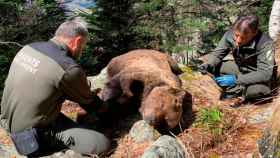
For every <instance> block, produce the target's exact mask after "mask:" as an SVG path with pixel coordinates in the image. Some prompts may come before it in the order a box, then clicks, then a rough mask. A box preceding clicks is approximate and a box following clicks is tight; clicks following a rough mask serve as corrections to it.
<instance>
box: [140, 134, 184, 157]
mask: <svg viewBox="0 0 280 158" xmlns="http://www.w3.org/2000/svg"><path fill="white" fill-rule="evenodd" d="M141 158H185V152H184V147H183V146H182V145H181V144H180V143H179V142H178V141H177V140H176V139H175V138H173V137H171V136H167V135H163V136H161V137H160V138H159V139H158V140H157V141H155V142H154V143H153V144H152V145H151V146H150V147H148V148H147V149H146V150H145V152H144V154H143V155H142V156H141Z"/></svg>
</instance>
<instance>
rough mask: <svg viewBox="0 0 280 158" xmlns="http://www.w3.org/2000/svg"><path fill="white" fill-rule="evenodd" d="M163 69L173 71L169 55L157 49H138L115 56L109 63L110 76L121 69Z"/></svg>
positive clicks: (156, 70)
mask: <svg viewBox="0 0 280 158" xmlns="http://www.w3.org/2000/svg"><path fill="white" fill-rule="evenodd" d="M124 70H129V71H131V70H134V71H155V72H159V71H161V70H162V71H163V72H166V71H167V72H168V73H169V72H171V68H170V65H169V63H168V55H167V54H164V53H161V52H159V51H156V50H147V49H137V50H133V51H130V52H128V53H125V54H123V55H120V56H118V57H115V58H113V59H112V60H111V61H110V62H109V64H108V70H107V71H108V76H109V77H112V76H114V75H116V74H118V73H119V72H120V71H124Z"/></svg>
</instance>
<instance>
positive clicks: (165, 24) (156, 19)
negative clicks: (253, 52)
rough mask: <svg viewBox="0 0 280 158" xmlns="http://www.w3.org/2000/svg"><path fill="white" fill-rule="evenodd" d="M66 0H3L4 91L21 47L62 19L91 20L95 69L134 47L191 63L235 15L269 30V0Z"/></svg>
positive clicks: (0, 57) (0, 75)
mask: <svg viewBox="0 0 280 158" xmlns="http://www.w3.org/2000/svg"><path fill="white" fill-rule="evenodd" d="M65 3H67V2H66V1H56V0H0V95H1V96H2V90H3V87H4V82H5V79H6V77H7V74H8V71H9V67H10V64H11V62H12V60H13V58H14V56H15V54H16V53H17V51H18V50H19V49H20V48H21V47H22V46H24V45H25V44H29V43H31V42H37V41H46V40H48V39H50V38H51V37H52V36H53V34H54V32H55V30H56V28H57V27H58V26H59V24H61V23H62V22H63V21H65V20H67V19H71V18H74V17H75V16H77V15H79V16H82V17H84V18H85V19H86V20H87V22H88V23H89V31H90V41H89V42H88V45H87V48H86V50H85V52H84V53H83V56H82V57H81V58H80V59H79V61H78V62H79V63H80V64H81V65H82V66H83V68H84V69H85V70H86V72H87V75H89V76H90V75H96V74H98V73H99V72H100V70H101V69H102V68H104V67H105V66H106V65H107V63H108V62H109V60H110V59H111V58H113V57H115V56H117V55H120V54H123V53H125V52H127V51H129V50H132V49H136V48H150V49H156V50H160V51H163V52H166V53H169V54H170V55H172V56H173V57H174V58H175V59H176V60H177V61H178V62H180V63H182V64H186V65H192V64H193V63H194V62H195V61H196V59H197V57H199V56H201V55H204V54H207V53H209V52H210V51H211V50H213V48H215V46H216V45H217V43H218V41H219V39H220V38H221V36H222V35H223V33H224V32H225V31H226V30H227V29H229V27H230V26H231V24H232V23H233V22H234V20H235V19H236V18H237V17H238V16H240V15H244V14H256V15H258V16H259V17H260V21H261V30H262V31H264V32H268V21H269V15H270V12H271V7H272V3H273V1H271V0H110V1H109V0H96V1H95V2H94V5H92V7H91V8H89V9H87V10H75V13H76V14H75V13H73V10H69V9H67V8H65V7H63V6H64V5H65Z"/></svg>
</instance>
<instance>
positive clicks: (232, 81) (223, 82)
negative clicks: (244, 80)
mask: <svg viewBox="0 0 280 158" xmlns="http://www.w3.org/2000/svg"><path fill="white" fill-rule="evenodd" d="M214 80H215V81H216V82H217V84H218V85H220V86H221V87H233V86H235V85H236V77H235V75H223V76H220V77H215V78H214Z"/></svg>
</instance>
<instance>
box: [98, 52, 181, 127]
mask: <svg viewBox="0 0 280 158" xmlns="http://www.w3.org/2000/svg"><path fill="white" fill-rule="evenodd" d="M178 73H180V69H179V67H178V66H177V63H176V62H175V61H174V60H173V59H172V58H171V57H170V56H169V55H167V54H164V53H161V52H159V51H155V50H147V49H138V50H133V51H130V52H128V53H126V54H123V55H121V56H118V57H115V58H113V59H112V60H111V61H110V62H109V64H108V66H107V77H108V82H107V83H106V85H105V87H104V88H103V90H102V99H103V100H105V101H108V100H111V99H113V100H117V101H118V102H119V103H120V104H125V103H127V102H128V101H129V100H130V99H131V98H132V97H133V96H135V95H136V94H137V93H140V99H141V105H140V109H139V111H140V113H141V114H142V117H143V119H144V120H146V121H148V122H149V123H150V124H152V125H162V124H166V125H168V127H169V128H174V127H175V126H176V125H177V124H178V123H179V121H180V118H181V115H182V110H183V109H182V102H183V98H184V96H185V91H184V90H182V89H181V81H180V79H179V78H178V77H177V76H176V74H178ZM135 83H137V84H138V85H139V83H140V85H142V90H140V92H139V89H141V86H138V87H137V88H136V89H134V88H133V85H134V84H135Z"/></svg>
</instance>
